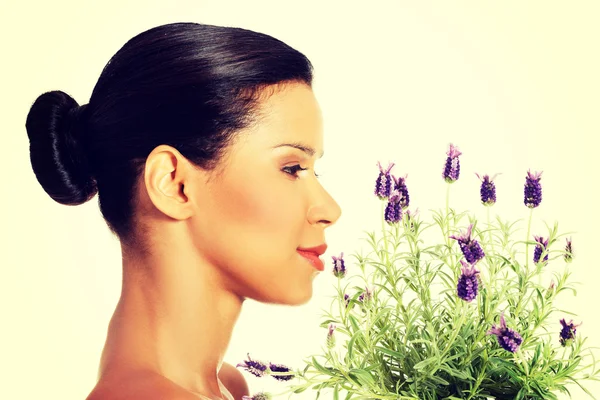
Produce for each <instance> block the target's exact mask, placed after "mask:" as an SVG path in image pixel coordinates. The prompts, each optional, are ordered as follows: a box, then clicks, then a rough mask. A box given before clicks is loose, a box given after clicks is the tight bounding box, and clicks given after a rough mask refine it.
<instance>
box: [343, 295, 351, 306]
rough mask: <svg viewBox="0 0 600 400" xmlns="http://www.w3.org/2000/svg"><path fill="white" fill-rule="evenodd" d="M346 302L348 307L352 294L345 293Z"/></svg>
mask: <svg viewBox="0 0 600 400" xmlns="http://www.w3.org/2000/svg"><path fill="white" fill-rule="evenodd" d="M344 303H345V304H346V308H348V306H350V296H348V293H344Z"/></svg>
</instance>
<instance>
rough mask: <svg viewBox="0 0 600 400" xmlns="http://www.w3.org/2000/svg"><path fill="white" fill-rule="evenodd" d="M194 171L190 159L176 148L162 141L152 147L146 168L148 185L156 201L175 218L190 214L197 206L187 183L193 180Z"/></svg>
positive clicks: (153, 202) (157, 204) (149, 193)
mask: <svg viewBox="0 0 600 400" xmlns="http://www.w3.org/2000/svg"><path fill="white" fill-rule="evenodd" d="M192 172H193V167H192V165H191V164H190V162H189V161H188V160H187V159H186V158H185V157H183V155H181V153H179V151H177V150H176V149H175V148H173V147H171V146H167V145H160V146H158V147H156V148H155V149H154V150H152V152H151V153H150V154H149V155H148V157H147V158H146V165H145V168H144V185H145V187H146V192H147V193H148V197H149V198H150V201H151V202H152V204H154V206H155V207H156V208H157V209H158V210H160V211H161V212H162V213H163V214H165V215H167V216H169V217H171V218H173V219H176V220H184V219H187V218H190V217H191V216H192V215H193V214H194V207H193V202H192V201H191V200H190V198H189V197H188V195H187V194H186V186H185V185H186V182H188V183H189V182H191V180H192V176H191V174H192ZM188 192H189V191H188Z"/></svg>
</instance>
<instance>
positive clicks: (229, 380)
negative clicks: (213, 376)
mask: <svg viewBox="0 0 600 400" xmlns="http://www.w3.org/2000/svg"><path fill="white" fill-rule="evenodd" d="M219 380H220V381H221V383H222V384H223V385H225V387H226V388H227V390H228V391H229V393H231V395H232V396H233V398H234V399H235V400H241V399H242V396H247V395H248V394H249V389H248V383H246V379H245V378H244V375H242V373H241V372H240V370H238V369H237V368H236V367H234V366H233V365H231V364H227V363H223V364H222V365H221V369H220V370H219Z"/></svg>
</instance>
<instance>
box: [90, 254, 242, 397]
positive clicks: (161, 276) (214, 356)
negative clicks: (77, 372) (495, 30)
mask: <svg viewBox="0 0 600 400" xmlns="http://www.w3.org/2000/svg"><path fill="white" fill-rule="evenodd" d="M161 248H162V249H163V251H161ZM190 254H194V253H193V252H188V253H187V254H186V252H184V251H175V249H173V248H172V247H171V248H170V247H169V246H168V245H166V244H165V245H161V246H160V248H157V247H154V248H153V253H152V256H148V255H143V254H139V253H135V252H132V251H131V249H127V251H123V286H122V291H121V297H120V299H119V302H118V304H117V307H116V309H115V312H114V315H113V317H112V318H111V321H110V325H109V329H108V335H107V340H106V344H105V347H104V351H103V354H102V360H101V365H100V376H101V377H102V376H103V375H104V374H118V373H119V372H118V371H128V370H129V371H131V370H136V369H140V370H150V371H152V372H156V373H158V374H160V375H162V376H164V377H165V378H167V379H169V380H171V381H172V382H174V383H176V384H177V385H179V386H181V387H182V388H184V389H186V390H188V391H190V392H193V393H198V394H204V395H208V396H211V397H212V396H214V397H217V398H219V397H221V388H222V386H221V385H220V382H219V380H218V378H217V373H218V370H219V368H220V366H221V363H222V361H223V355H224V353H225V351H226V349H227V346H228V344H229V341H230V338H231V333H232V330H233V327H234V325H235V322H236V320H237V318H238V316H239V313H240V311H241V306H242V303H243V299H241V298H239V297H238V296H236V295H234V294H233V293H231V292H229V291H227V290H225V289H224V285H223V282H222V281H221V277H220V276H219V274H218V272H217V271H216V270H215V269H214V268H213V267H212V266H210V265H209V263H208V262H207V261H206V260H202V259H200V258H199V257H198V256H197V255H193V256H192V255H190Z"/></svg>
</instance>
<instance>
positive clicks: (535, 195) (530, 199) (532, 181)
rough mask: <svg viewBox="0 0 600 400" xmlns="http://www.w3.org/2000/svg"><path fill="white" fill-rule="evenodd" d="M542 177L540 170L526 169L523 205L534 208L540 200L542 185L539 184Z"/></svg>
mask: <svg viewBox="0 0 600 400" xmlns="http://www.w3.org/2000/svg"><path fill="white" fill-rule="evenodd" d="M540 179H542V172H541V171H540V172H534V173H533V174H532V173H531V171H527V176H526V177H525V190H524V192H525V205H526V206H527V207H529V208H535V207H537V206H539V205H540V203H541V202H542V185H541V184H540Z"/></svg>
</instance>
